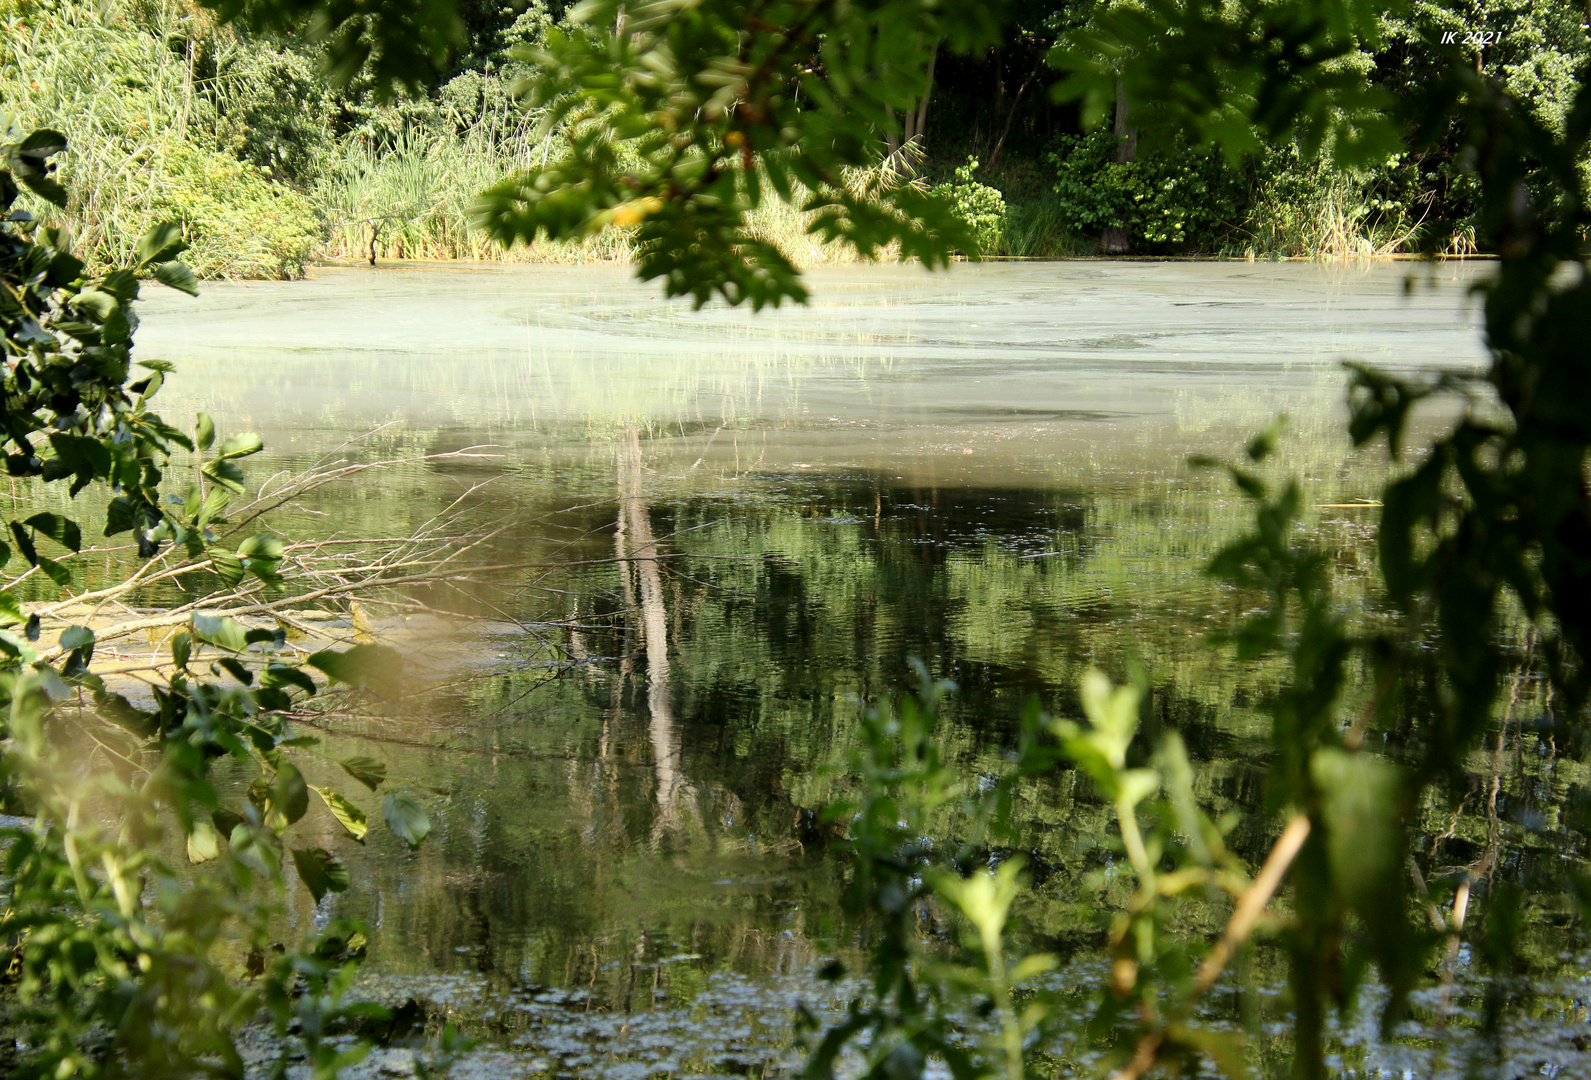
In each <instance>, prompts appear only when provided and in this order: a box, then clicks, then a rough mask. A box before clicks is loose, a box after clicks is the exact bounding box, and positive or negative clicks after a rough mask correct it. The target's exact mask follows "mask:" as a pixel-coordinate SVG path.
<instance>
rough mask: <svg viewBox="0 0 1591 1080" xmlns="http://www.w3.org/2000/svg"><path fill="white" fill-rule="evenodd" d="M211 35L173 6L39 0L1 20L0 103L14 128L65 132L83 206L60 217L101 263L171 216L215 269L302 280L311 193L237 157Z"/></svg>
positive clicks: (311, 228) (72, 182)
mask: <svg viewBox="0 0 1591 1080" xmlns="http://www.w3.org/2000/svg"><path fill="white" fill-rule="evenodd" d="M207 30H208V28H206V27H204V26H203V25H202V24H201V23H200V20H199V17H198V16H197V15H195V14H193V13H191V12H188V11H186V10H185V9H183V8H181V7H179V6H178V5H177V4H175V3H169V2H156V3H148V4H142V5H139V6H138V7H137V8H136V9H134V8H133V7H132V6H131V5H125V4H121V3H116V2H112V3H109V4H105V5H102V6H90V5H78V4H62V5H59V6H51V7H49V8H44V7H42V6H40V7H38V8H30V9H29V10H28V13H27V15H26V17H25V18H11V19H9V20H7V21H5V22H4V23H0V99H3V100H4V102H5V106H6V108H7V109H8V110H10V117H9V119H10V121H11V122H12V123H14V124H15V125H17V126H19V127H23V128H38V127H48V128H54V129H56V130H58V131H61V132H62V133H63V134H65V135H66V136H67V138H68V140H69V143H70V149H69V152H68V153H67V154H66V155H65V156H64V160H63V164H62V167H61V170H62V177H63V180H64V182H65V183H66V186H67V188H68V190H69V191H71V192H72V193H73V197H72V202H71V204H70V205H69V206H68V208H67V210H66V212H65V214H64V216H62V215H57V214H53V213H52V214H51V215H49V216H50V217H51V218H52V219H56V220H60V221H61V223H62V224H63V225H65V226H66V227H67V228H68V229H69V230H70V231H71V233H72V235H73V238H74V247H75V250H76V251H77V253H78V254H79V255H80V256H82V257H84V258H86V259H87V260H88V262H89V263H90V264H91V265H92V266H94V267H97V268H104V267H108V266H111V265H114V264H115V263H116V262H117V260H118V259H119V258H121V257H122V256H123V254H124V253H125V252H126V251H128V250H130V247H131V240H130V238H135V237H137V236H139V235H141V234H142V233H143V232H144V230H145V229H147V228H148V227H149V225H150V224H152V223H153V222H155V221H156V220H160V219H175V220H177V221H180V222H181V223H182V224H183V225H184V226H185V231H186V232H187V233H188V236H189V238H190V240H191V241H192V244H193V247H192V249H191V250H190V251H189V252H188V254H187V255H186V256H185V257H186V258H187V259H188V261H189V262H190V264H191V265H192V266H193V268H194V270H195V271H196V272H197V273H199V274H200V275H201V276H203V277H285V276H292V275H294V274H296V273H300V272H302V270H303V267H304V265H305V263H306V262H307V260H308V259H309V258H310V256H311V252H312V250H313V248H314V246H315V242H316V239H317V233H318V231H319V230H318V224H317V221H316V217H315V213H314V208H313V206H312V205H311V203H310V202H309V200H308V199H306V198H304V197H303V196H302V195H300V194H298V193H297V192H294V191H292V190H290V189H288V188H287V187H285V186H283V185H281V184H278V183H274V182H273V181H272V180H271V179H270V178H269V177H268V176H266V175H265V174H264V173H263V172H262V171H261V170H260V169H258V168H257V167H255V166H253V165H251V164H248V163H247V162H244V161H240V160H239V159H238V158H237V157H235V156H233V155H232V154H230V153H227V152H226V147H225V146H224V145H223V140H222V137H221V124H220V123H219V122H218V121H219V114H218V112H217V108H216V103H215V92H217V91H224V87H218V86H216V85H213V83H214V80H211V82H212V85H208V86H207V85H202V83H203V81H204V80H201V79H199V78H198V77H197V75H196V70H195V65H194V59H195V44H194V38H195V35H196V34H198V33H204V32H207ZM210 44H211V45H212V46H213V47H215V48H218V49H220V50H228V49H236V48H237V45H236V43H235V42H231V41H229V40H227V39H225V38H222V37H216V38H213V39H212V40H211V42H210ZM207 91H208V92H207Z"/></svg>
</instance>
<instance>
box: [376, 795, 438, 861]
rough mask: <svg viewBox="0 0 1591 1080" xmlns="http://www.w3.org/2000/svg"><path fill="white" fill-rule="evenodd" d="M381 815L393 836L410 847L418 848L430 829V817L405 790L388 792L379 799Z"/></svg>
mask: <svg viewBox="0 0 1591 1080" xmlns="http://www.w3.org/2000/svg"><path fill="white" fill-rule="evenodd" d="M381 817H382V819H383V820H384V821H386V823H387V828H389V829H391V830H392V833H393V835H394V836H396V837H397V838H398V839H399V840H402V841H404V842H405V843H406V844H408V845H409V847H410V848H411V849H414V848H418V847H419V846H420V844H421V842H422V841H423V840H424V839H425V837H426V834H427V833H429V832H430V831H431V819H430V818H429V817H428V816H427V815H426V812H425V811H424V810H423V809H421V807H420V804H419V803H417V802H415V801H414V797H413V796H412V795H410V794H409V793H408V792H405V791H394V792H390V793H389V794H388V795H387V797H386V798H385V799H382V800H381Z"/></svg>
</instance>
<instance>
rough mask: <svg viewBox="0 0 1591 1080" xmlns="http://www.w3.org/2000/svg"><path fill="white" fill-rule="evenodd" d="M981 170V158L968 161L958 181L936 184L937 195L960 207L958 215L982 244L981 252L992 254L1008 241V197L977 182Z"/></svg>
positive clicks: (957, 170) (956, 178) (956, 179)
mask: <svg viewBox="0 0 1591 1080" xmlns="http://www.w3.org/2000/svg"><path fill="white" fill-rule="evenodd" d="M977 171H978V159H977V158H968V159H967V163H966V164H965V165H962V166H960V167H958V168H957V169H956V172H955V179H953V180H951V181H950V182H949V183H945V184H938V185H936V186H935V187H934V189H933V193H934V194H935V195H938V196H939V197H940V198H943V199H948V200H949V201H950V203H951V205H952V206H954V207H955V208H956V214H957V215H958V216H960V218H961V220H963V221H965V222H966V223H967V228H968V229H969V230H971V232H972V235H973V238H974V239H975V240H977V242H978V253H979V254H983V255H991V254H994V253H995V252H996V251H999V250H1000V249H1001V248H1002V247H1003V246H1004V242H1005V227H1006V209H1005V196H1004V195H1002V194H1000V191H999V189H998V188H992V187H990V186H989V185H987V184H980V183H978V182H977V181H976V180H974V179H973V176H974V175H975V174H976V173H977Z"/></svg>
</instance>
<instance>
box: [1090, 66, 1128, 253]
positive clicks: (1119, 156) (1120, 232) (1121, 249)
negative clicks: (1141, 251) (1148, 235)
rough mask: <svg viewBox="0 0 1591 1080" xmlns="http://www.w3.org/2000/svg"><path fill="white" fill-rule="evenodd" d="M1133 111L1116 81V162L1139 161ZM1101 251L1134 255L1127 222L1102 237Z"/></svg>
mask: <svg viewBox="0 0 1591 1080" xmlns="http://www.w3.org/2000/svg"><path fill="white" fill-rule="evenodd" d="M1131 118H1132V110H1131V108H1130V107H1129V106H1128V104H1127V90H1126V87H1125V86H1123V85H1122V81H1121V80H1120V79H1117V80H1116V127H1115V132H1116V160H1117V161H1119V162H1123V163H1125V162H1129V161H1136V160H1137V159H1138V129H1137V128H1135V127H1133V126H1132V124H1131V123H1130V122H1129V121H1130V120H1131ZM1099 249H1100V251H1102V252H1104V253H1105V254H1106V255H1130V254H1132V237H1131V236H1129V235H1128V233H1127V224H1126V222H1121V223H1119V224H1116V225H1111V226H1109V227H1108V228H1106V230H1105V231H1104V232H1103V233H1102V234H1101V235H1100V238H1099Z"/></svg>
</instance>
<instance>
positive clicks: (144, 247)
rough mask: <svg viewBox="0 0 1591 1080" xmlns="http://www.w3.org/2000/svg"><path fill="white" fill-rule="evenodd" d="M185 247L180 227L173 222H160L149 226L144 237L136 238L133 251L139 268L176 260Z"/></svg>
mask: <svg viewBox="0 0 1591 1080" xmlns="http://www.w3.org/2000/svg"><path fill="white" fill-rule="evenodd" d="M187 246H188V245H187V244H186V243H185V242H184V241H183V239H182V226H181V225H178V224H177V223H176V222H173V221H162V222H159V223H158V224H155V225H151V226H150V227H149V229H148V230H147V231H146V232H145V233H144V235H142V236H140V237H139V238H138V243H137V244H136V245H135V246H134V248H133V251H134V253H135V254H136V255H137V256H138V265H139V267H146V266H148V265H150V264H151V263H158V262H167V261H170V260H171V259H174V258H176V257H177V256H178V255H180V254H181V253H182V252H183V251H184V250H185V249H186V248H187Z"/></svg>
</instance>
